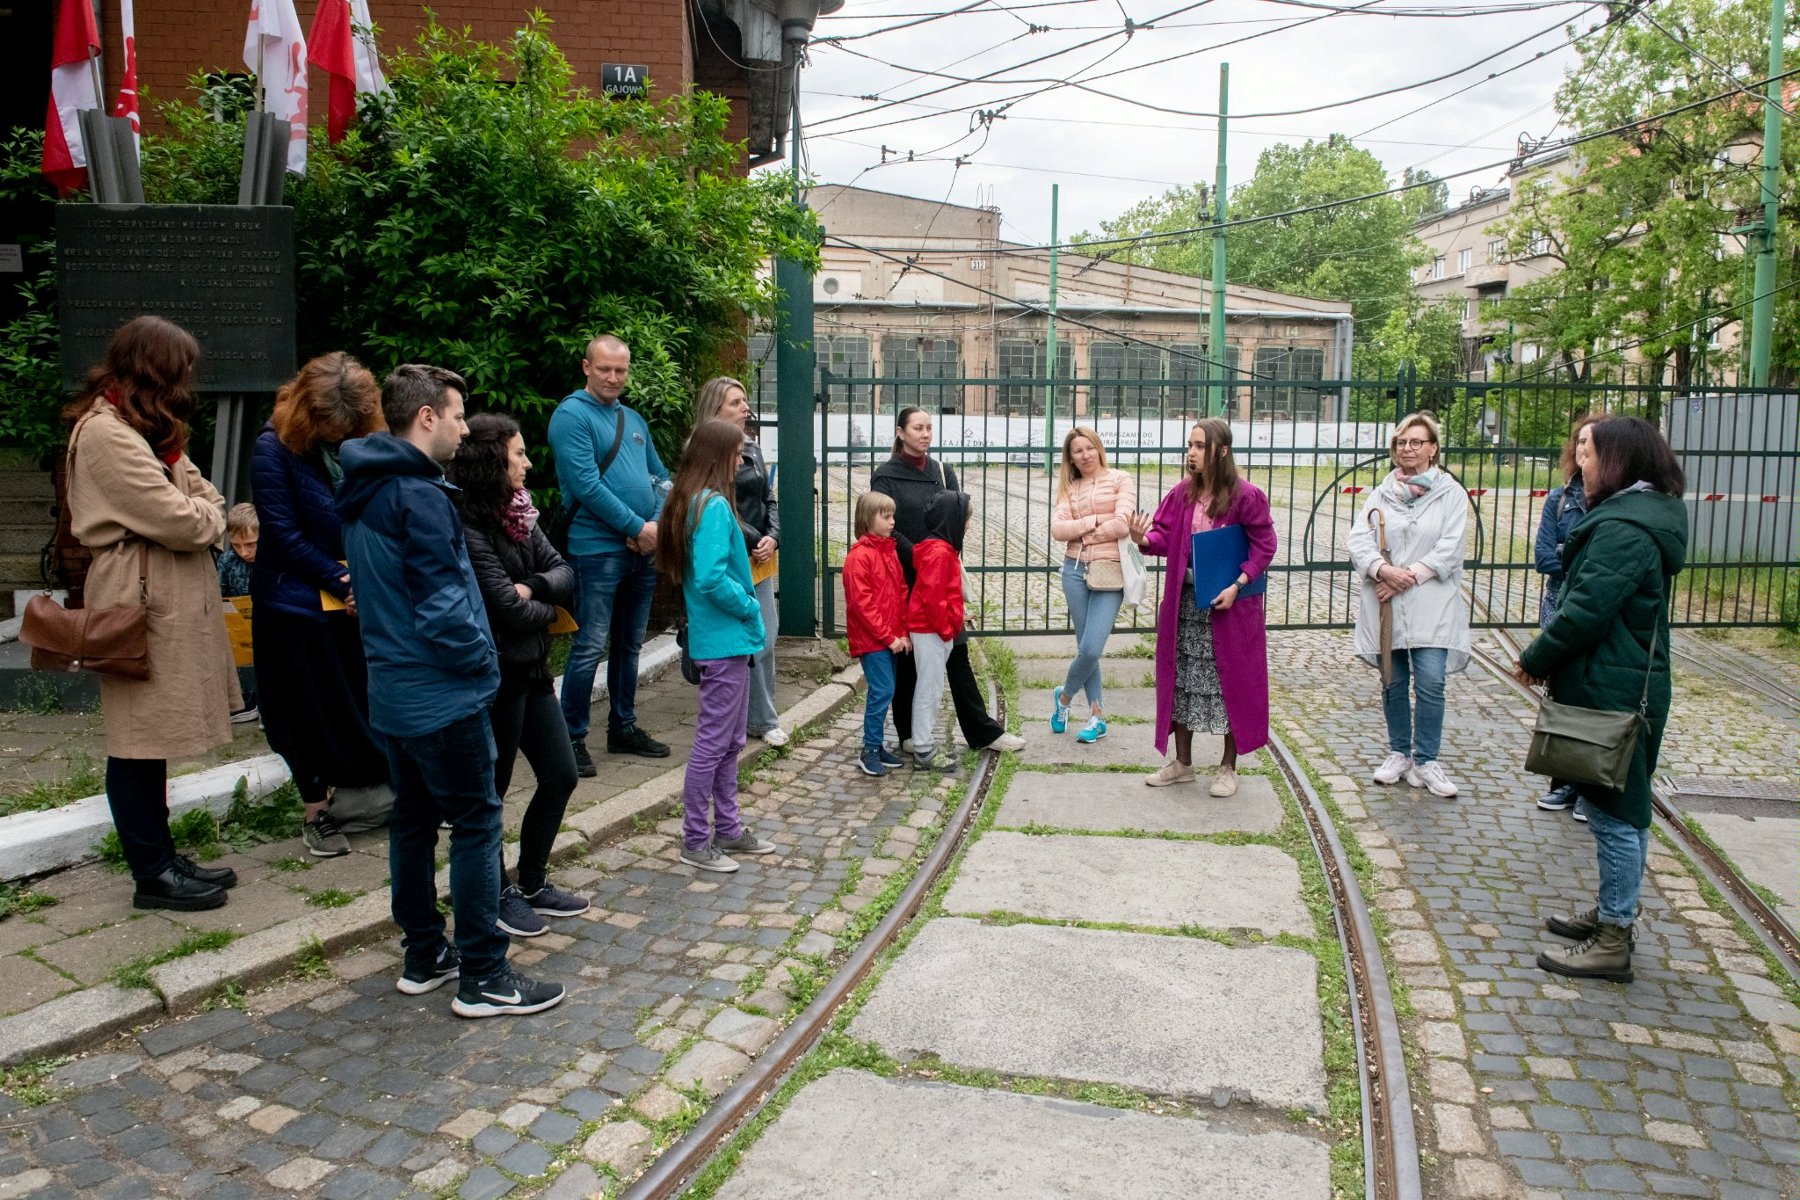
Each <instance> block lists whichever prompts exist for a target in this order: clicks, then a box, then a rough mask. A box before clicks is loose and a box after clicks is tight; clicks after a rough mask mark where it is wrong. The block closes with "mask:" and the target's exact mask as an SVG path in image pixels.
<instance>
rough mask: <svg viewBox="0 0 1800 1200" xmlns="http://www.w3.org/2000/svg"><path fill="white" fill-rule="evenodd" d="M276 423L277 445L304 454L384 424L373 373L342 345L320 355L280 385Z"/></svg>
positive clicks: (382, 426) (372, 431) (378, 389)
mask: <svg viewBox="0 0 1800 1200" xmlns="http://www.w3.org/2000/svg"><path fill="white" fill-rule="evenodd" d="M274 424H275V436H276V437H278V438H280V439H281V444H282V445H283V446H286V447H287V448H288V449H289V450H290V451H292V452H293V453H295V454H299V455H303V456H304V455H307V454H311V453H312V452H313V451H314V450H315V449H317V448H318V446H319V444H320V443H321V442H324V443H326V444H328V445H336V444H337V443H339V442H343V441H347V440H349V439H350V438H355V437H362V436H363V435H364V434H368V433H375V432H376V431H378V430H382V429H386V428H387V421H386V420H385V419H384V418H383V417H382V415H381V388H380V386H379V385H378V384H376V382H375V376H374V375H372V374H370V373H369V368H367V367H365V366H363V365H362V364H361V363H359V362H357V361H356V360H355V359H354V358H351V357H350V356H349V355H348V354H345V353H344V352H343V351H342V350H333V351H332V352H331V353H330V354H321V355H319V357H317V358H315V359H313V360H312V361H311V362H309V363H307V364H306V365H305V366H303V367H301V368H300V370H299V372H298V373H296V374H295V376H294V377H293V378H292V379H290V380H288V381H287V383H286V384H284V385H282V388H281V391H279V392H277V393H276V395H275V417H274Z"/></svg>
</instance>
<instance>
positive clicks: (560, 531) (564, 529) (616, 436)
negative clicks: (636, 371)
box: [549, 400, 625, 555]
mask: <svg viewBox="0 0 1800 1200" xmlns="http://www.w3.org/2000/svg"><path fill="white" fill-rule="evenodd" d="M613 403H614V405H615V406H616V407H617V408H618V410H619V423H618V425H617V427H615V428H614V429H613V444H612V448H611V449H609V450H608V451H607V452H606V456H605V457H604V458H602V459H601V460H600V469H599V470H598V471H597V472H595V474H597V475H599V476H600V477H602V478H605V476H606V471H607V468H609V467H611V466H612V465H613V459H615V458H617V457H619V447H620V446H623V445H624V444H625V405H624V403H623V402H622V401H617V400H615V401H614V402H613ZM580 507H581V501H579V500H575V499H570V500H569V501H568V502H567V503H565V504H564V505H563V506H562V508H561V509H560V510H558V512H557V514H556V520H555V521H553V522H551V524H550V529H549V534H550V544H551V545H552V546H555V547H556V552H557V553H558V554H562V555H567V554H568V553H569V529H570V528H571V527H572V526H573V525H574V524H575V510H576V509H578V508H580Z"/></svg>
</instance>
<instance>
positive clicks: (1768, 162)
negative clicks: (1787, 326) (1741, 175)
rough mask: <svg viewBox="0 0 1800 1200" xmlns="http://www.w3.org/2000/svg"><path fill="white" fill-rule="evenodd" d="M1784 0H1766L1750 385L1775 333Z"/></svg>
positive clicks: (1764, 374) (1762, 372) (1763, 369)
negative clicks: (1766, 41)
mask: <svg viewBox="0 0 1800 1200" xmlns="http://www.w3.org/2000/svg"><path fill="white" fill-rule="evenodd" d="M1786 19H1787V0H1769V76H1768V78H1769V82H1768V84H1767V85H1766V86H1767V88H1768V100H1767V102H1766V103H1765V104H1764V105H1763V147H1762V153H1763V160H1762V206H1763V218H1762V228H1761V229H1759V230H1758V231H1757V235H1756V236H1757V250H1756V280H1755V282H1754V283H1753V284H1752V285H1751V291H1750V296H1751V301H1750V386H1751V387H1759V388H1761V387H1768V386H1769V359H1770V357H1771V355H1770V352H1771V350H1773V346H1771V345H1770V342H1771V340H1772V339H1773V338H1774V334H1775V214H1776V208H1777V205H1776V202H1775V201H1776V187H1777V185H1778V184H1779V182H1780V178H1781V81H1780V80H1779V79H1777V78H1776V76H1778V75H1780V74H1781V52H1782V39H1783V38H1784V37H1785V36H1786V32H1787V31H1786V28H1785V23H1786Z"/></svg>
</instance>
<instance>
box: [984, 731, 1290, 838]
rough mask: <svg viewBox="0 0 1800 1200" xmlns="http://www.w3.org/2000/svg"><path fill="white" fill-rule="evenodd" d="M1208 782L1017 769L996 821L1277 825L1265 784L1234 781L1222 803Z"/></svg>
mask: <svg viewBox="0 0 1800 1200" xmlns="http://www.w3.org/2000/svg"><path fill="white" fill-rule="evenodd" d="M1108 740H1109V741H1110V740H1111V739H1110V738H1109V739H1108ZM1102 744H1104V743H1102ZM1026 748H1027V749H1029V748H1030V747H1029V745H1028V746H1027V747H1026ZM1210 783H1211V779H1210V778H1207V779H1203V780H1201V781H1199V782H1197V783H1191V784H1189V783H1184V784H1180V785H1178V786H1176V787H1166V788H1153V787H1145V786H1144V778H1143V776H1142V775H1127V774H1124V773H1107V774H1092V773H1082V774H1077V775H1057V774H1052V773H1050V772H1047V771H1020V772H1018V773H1017V774H1016V775H1014V776H1013V777H1012V782H1011V784H1009V785H1008V787H1007V789H1006V795H1005V797H1004V798H1003V799H1002V800H1001V802H1000V813H999V816H998V818H997V820H998V823H999V824H1000V825H1001V826H1002V827H1005V828H1012V829H1022V828H1024V827H1025V826H1027V825H1030V824H1031V823H1033V822H1034V821H1035V822H1036V823H1037V824H1039V825H1052V826H1055V827H1056V828H1058V829H1093V830H1099V831H1101V832H1111V831H1114V830H1121V829H1145V830H1149V831H1151V832H1153V833H1234V832H1235V833H1274V832H1275V831H1276V830H1277V829H1279V828H1281V818H1282V810H1281V801H1280V799H1278V798H1277V797H1276V795H1275V786H1274V785H1273V784H1272V783H1270V782H1269V781H1268V780H1267V779H1264V778H1262V777H1260V776H1256V775H1242V776H1239V777H1238V790H1237V795H1235V796H1231V797H1228V798H1227V799H1224V800H1219V799H1216V798H1214V797H1212V796H1209V795H1207V794H1206V788H1207V785H1208V784H1210Z"/></svg>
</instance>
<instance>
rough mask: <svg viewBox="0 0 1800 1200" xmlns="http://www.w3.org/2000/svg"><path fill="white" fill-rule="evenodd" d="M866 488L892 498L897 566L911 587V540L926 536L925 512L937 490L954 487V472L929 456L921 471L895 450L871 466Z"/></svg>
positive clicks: (951, 489)
mask: <svg viewBox="0 0 1800 1200" xmlns="http://www.w3.org/2000/svg"><path fill="white" fill-rule="evenodd" d="M869 490H871V491H876V492H880V493H881V494H882V495H884V496H886V497H888V498H889V499H891V500H892V501H893V502H894V541H895V542H896V543H897V545H898V548H899V551H900V569H901V570H903V571H905V572H906V586H907V587H911V586H912V583H913V578H914V573H913V565H912V548H913V544H914V543H915V542H922V541H924V540H925V538H926V537H927V536H928V535H927V533H926V529H925V512H926V510H927V509H929V508H930V507H931V502H932V500H933V499H935V498H936V496H937V494H938V493H939V492H943V491H952V492H954V491H957V490H958V489H957V486H956V472H955V471H952V470H951V469H950V468H949V467H947V466H945V465H944V464H943V463H941V462H939V461H938V460H937V459H935V458H931V457H929V456H927V458H926V459H925V469H924V470H923V471H921V470H919V469H918V468H916V467H914V466H913V465H912V464H911V463H909V462H907V461H906V460H905V459H904V458H902V457H900V456H899V455H898V454H896V455H894V457H892V458H890V459H888V460H887V461H886V462H884V463H882V464H881V465H880V466H879V467H876V468H875V475H874V477H873V478H872V479H870V481H869Z"/></svg>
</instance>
